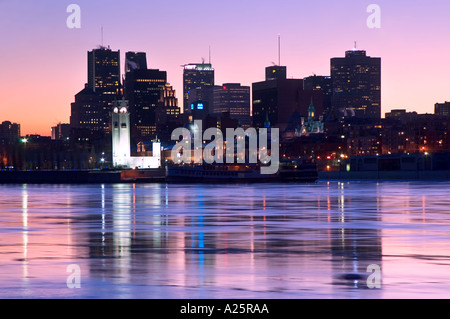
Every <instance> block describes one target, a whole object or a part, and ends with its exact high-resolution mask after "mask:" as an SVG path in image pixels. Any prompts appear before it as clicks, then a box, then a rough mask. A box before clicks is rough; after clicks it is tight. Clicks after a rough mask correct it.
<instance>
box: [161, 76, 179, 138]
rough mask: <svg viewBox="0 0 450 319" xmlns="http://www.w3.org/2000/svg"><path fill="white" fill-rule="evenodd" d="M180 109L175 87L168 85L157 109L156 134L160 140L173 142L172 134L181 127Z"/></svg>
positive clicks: (162, 93)
mask: <svg viewBox="0 0 450 319" xmlns="http://www.w3.org/2000/svg"><path fill="white" fill-rule="evenodd" d="M180 117H181V116H180V108H179V107H178V99H177V97H176V92H175V90H174V89H173V87H172V86H171V85H170V84H169V83H166V85H165V86H164V89H163V91H162V92H161V97H160V99H159V101H158V107H157V108H156V134H157V136H158V139H160V140H163V141H165V142H169V141H171V133H172V131H173V130H174V129H176V128H178V127H180V126H181V118H180Z"/></svg>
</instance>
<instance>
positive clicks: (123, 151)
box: [112, 100, 131, 167]
mask: <svg viewBox="0 0 450 319" xmlns="http://www.w3.org/2000/svg"><path fill="white" fill-rule="evenodd" d="M112 144H113V145H112V150H113V163H114V166H116V167H118V166H128V164H129V160H130V157H131V142H130V113H128V101H126V100H120V101H115V102H114V110H113V114H112Z"/></svg>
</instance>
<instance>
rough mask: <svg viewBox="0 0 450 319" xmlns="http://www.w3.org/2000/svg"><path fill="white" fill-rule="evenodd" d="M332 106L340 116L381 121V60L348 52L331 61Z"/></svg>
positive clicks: (360, 52)
mask: <svg viewBox="0 0 450 319" xmlns="http://www.w3.org/2000/svg"><path fill="white" fill-rule="evenodd" d="M331 79H332V87H333V96H332V107H333V109H334V110H335V111H337V112H339V114H340V116H343V117H358V118H373V119H380V118H381V58H374V57H370V56H367V54H366V51H363V50H356V49H354V50H350V51H347V52H345V57H343V58H342V57H339V58H332V59H331Z"/></svg>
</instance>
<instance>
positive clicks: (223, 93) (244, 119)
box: [210, 83, 251, 128]
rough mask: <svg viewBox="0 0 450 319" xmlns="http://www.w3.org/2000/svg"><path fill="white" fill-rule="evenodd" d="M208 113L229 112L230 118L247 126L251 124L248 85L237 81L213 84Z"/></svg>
mask: <svg viewBox="0 0 450 319" xmlns="http://www.w3.org/2000/svg"><path fill="white" fill-rule="evenodd" d="M212 90H213V93H212V100H211V102H210V104H211V107H210V113H225V112H229V113H230V118H232V119H236V120H238V121H239V124H240V125H241V126H242V127H244V128H248V127H250V126H251V116H250V87H249V86H241V84H239V83H225V84H223V85H222V86H214V87H213V89H212Z"/></svg>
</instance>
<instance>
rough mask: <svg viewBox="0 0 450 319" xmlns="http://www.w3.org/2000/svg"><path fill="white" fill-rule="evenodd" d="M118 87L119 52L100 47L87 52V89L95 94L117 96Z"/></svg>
mask: <svg viewBox="0 0 450 319" xmlns="http://www.w3.org/2000/svg"><path fill="white" fill-rule="evenodd" d="M119 86H120V51H112V50H111V49H110V48H105V47H100V48H99V49H94V50H92V51H90V52H88V87H89V88H90V89H92V90H93V91H94V92H96V93H100V94H104V95H117V89H118V88H119ZM110 109H111V108H110Z"/></svg>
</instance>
